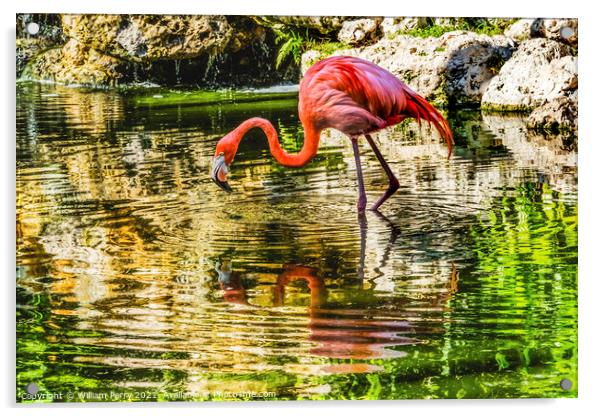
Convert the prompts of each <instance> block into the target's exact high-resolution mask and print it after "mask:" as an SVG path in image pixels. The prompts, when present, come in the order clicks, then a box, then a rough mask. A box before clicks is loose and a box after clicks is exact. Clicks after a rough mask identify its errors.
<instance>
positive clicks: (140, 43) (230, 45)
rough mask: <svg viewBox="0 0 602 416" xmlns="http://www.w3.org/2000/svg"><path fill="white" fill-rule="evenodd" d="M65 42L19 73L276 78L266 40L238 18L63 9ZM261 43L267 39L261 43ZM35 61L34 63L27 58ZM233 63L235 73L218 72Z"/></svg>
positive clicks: (65, 78)
mask: <svg viewBox="0 0 602 416" xmlns="http://www.w3.org/2000/svg"><path fill="white" fill-rule="evenodd" d="M61 19H62V24H63V28H64V33H65V35H66V36H67V38H68V41H67V42H66V43H65V44H64V46H63V47H62V48H55V49H52V50H49V51H47V52H45V53H43V54H38V55H37V56H36V57H35V58H33V59H32V61H31V62H30V65H28V67H27V68H26V69H25V70H24V71H25V72H24V73H23V76H24V77H25V78H29V79H35V80H52V81H56V82H60V83H71V82H73V83H77V84H85V85H90V84H93V85H98V86H107V85H117V84H122V83H128V82H138V81H151V82H158V83H161V84H169V85H173V84H181V83H189V84H195V85H217V84H221V83H222V82H227V83H228V85H230V86H231V85H235V84H245V85H249V80H257V83H258V84H266V83H274V82H279V81H280V82H281V81H282V79H283V78H284V77H285V75H283V72H282V71H280V72H278V71H275V70H274V68H273V61H274V59H273V54H275V48H273V47H271V46H268V45H270V44H269V43H268V42H272V45H273V43H274V41H273V38H270V39H271V40H269V41H268V42H265V43H264V41H265V40H266V35H267V32H266V30H265V28H263V27H261V26H258V25H257V24H256V23H255V22H254V21H253V20H251V19H249V18H247V17H244V16H229V17H225V16H164V15H63V16H62V18H61ZM266 43H267V45H266ZM34 61H35V62H34ZM234 65H236V67H237V68H239V70H238V71H237V72H236V73H232V72H228V71H223V68H222V67H221V66H224V67H227V68H229V67H232V66H234ZM270 65H271V66H270Z"/></svg>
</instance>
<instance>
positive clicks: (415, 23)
mask: <svg viewBox="0 0 602 416" xmlns="http://www.w3.org/2000/svg"><path fill="white" fill-rule="evenodd" d="M427 25H428V20H427V18H426V17H385V18H384V19H383V20H382V22H381V23H380V28H381V30H382V32H383V34H384V35H385V36H387V37H390V38H393V37H395V36H397V35H398V34H401V33H403V32H407V31H408V30H412V29H421V28H424V27H426V26H427Z"/></svg>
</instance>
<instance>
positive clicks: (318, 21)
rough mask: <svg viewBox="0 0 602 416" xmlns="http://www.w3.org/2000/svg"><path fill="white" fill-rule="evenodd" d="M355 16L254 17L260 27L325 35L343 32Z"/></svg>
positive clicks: (355, 18)
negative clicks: (344, 24) (307, 31)
mask: <svg viewBox="0 0 602 416" xmlns="http://www.w3.org/2000/svg"><path fill="white" fill-rule="evenodd" d="M359 18H360V17H353V16H332V17H329V16H253V20H255V22H257V23H258V24H260V25H263V26H266V27H270V28H272V29H276V30H284V29H286V28H301V29H304V30H305V29H309V30H315V31H317V32H320V33H322V34H324V35H326V34H330V33H335V32H338V31H339V30H341V28H342V27H343V22H345V21H346V20H357V19H359Z"/></svg>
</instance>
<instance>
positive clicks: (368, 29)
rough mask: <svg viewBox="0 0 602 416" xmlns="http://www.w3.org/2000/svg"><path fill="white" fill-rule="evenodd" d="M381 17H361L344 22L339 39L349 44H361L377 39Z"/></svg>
mask: <svg viewBox="0 0 602 416" xmlns="http://www.w3.org/2000/svg"><path fill="white" fill-rule="evenodd" d="M380 21H381V19H378V18H376V19H359V20H347V21H345V22H343V27H342V28H341V30H340V31H339V33H338V35H337V37H338V39H339V40H340V41H341V42H343V43H345V44H347V45H359V44H362V43H368V42H374V41H376V39H377V37H378V34H379V23H380Z"/></svg>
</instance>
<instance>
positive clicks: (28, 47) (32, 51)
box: [15, 38, 56, 78]
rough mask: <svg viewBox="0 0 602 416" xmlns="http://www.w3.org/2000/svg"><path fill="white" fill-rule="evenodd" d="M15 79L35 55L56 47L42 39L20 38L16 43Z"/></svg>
mask: <svg viewBox="0 0 602 416" xmlns="http://www.w3.org/2000/svg"><path fill="white" fill-rule="evenodd" d="M16 46H17V48H16V56H15V57H16V68H17V78H18V77H20V76H21V73H22V72H23V69H24V68H25V65H27V63H28V62H29V61H30V60H31V59H32V58H33V57H34V56H36V55H38V54H40V53H42V52H44V51H46V50H48V49H51V48H53V47H56V45H54V43H53V42H51V41H49V40H47V39H44V38H20V39H17V42H16Z"/></svg>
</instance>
